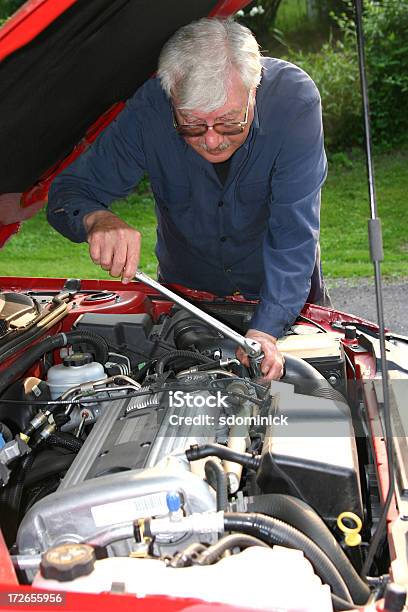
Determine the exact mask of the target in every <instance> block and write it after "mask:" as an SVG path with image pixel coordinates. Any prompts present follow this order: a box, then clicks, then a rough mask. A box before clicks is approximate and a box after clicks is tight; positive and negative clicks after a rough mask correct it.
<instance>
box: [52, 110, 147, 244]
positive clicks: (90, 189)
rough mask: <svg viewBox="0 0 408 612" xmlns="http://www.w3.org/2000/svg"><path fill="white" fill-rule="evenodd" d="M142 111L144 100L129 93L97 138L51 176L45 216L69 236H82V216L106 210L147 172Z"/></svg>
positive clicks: (79, 238)
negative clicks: (123, 106) (61, 170)
mask: <svg viewBox="0 0 408 612" xmlns="http://www.w3.org/2000/svg"><path fill="white" fill-rule="evenodd" d="M142 112H143V108H142V105H140V104H138V102H137V100H135V99H134V98H131V99H130V100H129V101H128V103H127V105H126V107H125V108H124V109H123V111H122V112H121V113H120V114H119V116H118V117H117V118H116V119H115V121H113V122H112V123H111V124H110V125H109V126H108V127H107V128H106V129H105V130H104V131H103V132H102V134H100V135H99V137H98V138H97V140H96V141H95V143H94V144H93V145H92V146H90V147H89V149H87V150H86V151H85V152H84V153H83V154H82V155H81V156H80V157H79V158H77V159H76V160H75V161H74V162H73V163H72V164H71V165H70V166H68V167H67V168H66V169H65V170H64V171H63V172H61V174H59V175H58V176H57V177H56V178H55V179H54V181H53V182H52V185H51V188H50V191H49V194H48V208H47V218H48V221H49V223H50V224H51V225H52V226H53V227H54V228H55V229H56V230H57V231H58V232H60V233H61V234H62V235H63V236H65V237H66V238H68V239H69V240H72V241H73V242H84V241H85V240H86V232H85V228H84V225H83V218H84V216H85V215H87V214H88V213H90V212H94V211H98V210H107V209H108V206H109V204H110V203H111V202H113V201H114V200H117V199H119V198H123V197H126V196H127V195H128V194H129V193H130V192H131V191H132V190H133V189H134V188H135V186H136V185H137V183H138V182H139V180H140V179H141V177H142V176H143V174H144V171H145V166H146V164H145V156H144V152H143V138H142V133H141V127H140V122H139V121H138V117H139V116H140V113H142Z"/></svg>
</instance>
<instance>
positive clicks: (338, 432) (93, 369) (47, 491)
mask: <svg viewBox="0 0 408 612" xmlns="http://www.w3.org/2000/svg"><path fill="white" fill-rule="evenodd" d="M90 298H91V300H90V304H91V306H92V307H91V308H88V309H84V308H83V309H82V310H81V308H80V309H79V310H80V313H79V314H78V316H76V317H75V319H74V320H73V324H72V326H70V328H69V330H66V331H62V332H56V333H55V334H52V335H49V336H47V337H46V338H45V339H44V337H43V338H42V339H40V340H39V342H37V343H36V344H34V345H30V346H29V348H28V349H27V352H26V354H25V355H24V357H22V359H21V360H20V365H16V364H17V363H18V361H17V362H14V363H13V364H12V365H11V367H10V369H8V370H4V371H3V372H1V373H0V392H1V399H2V402H1V404H0V423H1V428H2V429H1V435H2V439H3V445H2V448H0V461H1V463H0V465H1V468H0V477H1V479H2V484H3V485H4V486H3V488H2V490H1V495H2V498H1V501H2V508H3V510H2V515H1V522H2V529H3V532H4V534H5V536H6V538H7V543H8V545H9V547H10V550H11V551H12V552H13V554H14V558H15V562H16V564H17V566H18V567H19V568H20V571H21V574H22V576H23V579H24V580H25V581H26V582H28V583H32V584H33V585H34V586H38V587H41V588H49V589H57V590H58V589H63V590H64V589H65V590H84V591H89V592H100V591H101V590H109V589H110V588H111V586H112V584H113V583H115V584H116V583H117V582H120V583H121V584H122V585H123V589H124V591H125V592H131V593H135V594H138V595H140V594H141V592H142V591H143V592H144V593H145V594H154V593H158V592H159V593H167V594H173V595H175V596H176V595H183V596H191V597H194V596H195V597H202V598H204V599H205V598H206V594H205V589H204V591H203V589H202V585H203V584H206V582H207V580H211V576H212V574H211V572H212V571H213V569H214V568H215V567H217V568H218V569H217V572H221V573H217V577H218V578H217V581H221V583H222V582H223V580H224V579H225V584H228V582H229V581H230V580H231V579H233V580H234V583H236V582H238V583H239V582H240V580H238V581H237V580H236V578H237V577H238V578H239V577H240V576H242V582H245V581H246V580H248V577H250V576H251V575H252V574H253V577H254V580H255V579H256V576H257V574H258V575H259V572H260V571H261V568H262V571H264V570H265V567H266V566H269V567H276V568H277V569H276V576H278V575H281V578H280V579H279V580H276V581H275V584H276V589H275V594H276V597H275V598H274V599H273V606H275V608H276V607H279V606H281V607H284V608H285V609H290V610H292V609H293V610H295V609H296V610H297V609H302V610H313V611H314V612H315V611H316V610H322V612H323V611H325V610H332V609H333V606H334V607H335V609H343V608H342V607H341V605H344V603H345V602H348V604H349V605H350V604H351V602H353V603H359V604H363V603H365V601H366V600H367V599H368V596H369V593H370V590H369V586H368V585H367V584H366V583H365V582H364V581H363V580H362V579H361V578H360V577H359V575H358V572H359V570H360V568H361V559H362V557H361V553H360V552H359V549H360V547H359V545H353V546H351V545H350V546H347V545H344V543H343V544H341V541H342V540H343V538H344V536H345V535H347V534H348V533H353V534H355V536H356V540H358V539H359V542H361V541H362V537H364V536H365V534H364V530H362V521H363V519H364V517H365V514H366V512H367V504H366V497H367V489H366V485H365V483H364V482H363V481H362V475H363V473H364V471H363V469H362V464H361V460H360V457H359V449H358V445H357V442H356V438H355V433H354V427H355V423H354V422H353V416H352V411H351V407H350V405H349V404H348V402H347V400H346V399H345V395H344V390H345V383H346V381H345V362H344V354H343V351H342V348H341V343H340V341H339V338H338V337H335V335H332V336H330V337H327V338H325V341H326V344H327V347H328V348H326V349H325V350H326V353H324V351H323V352H322V351H321V352H320V355H319V356H318V357H317V358H315V359H313V356H312V358H309V360H308V361H309V363H308V362H307V361H305V360H304V359H302V358H300V357H298V356H297V355H296V353H297V345H298V340H299V337H300V336H305V334H307V332H308V333H309V334H310V336H315V337H316V329H313V326H312V325H300V326H299V324H297V325H294V326H293V327H292V329H291V330H289V331H288V334H287V336H286V337H285V338H284V339H282V342H283V343H284V344H282V347H283V348H285V350H286V351H287V352H285V367H286V371H285V375H284V377H283V378H282V379H281V380H280V381H273V382H272V383H269V384H265V382H263V381H262V379H260V378H259V376H256V375H255V374H254V372H253V371H251V369H248V368H247V367H245V366H243V365H242V364H241V363H240V362H239V361H238V359H237V358H236V355H235V350H236V345H235V344H234V342H233V340H232V339H231V338H228V337H225V335H223V334H222V333H221V332H220V331H219V329H215V328H214V327H212V326H211V325H210V324H209V323H208V322H206V321H203V320H200V318H197V317H195V316H193V315H192V314H191V313H189V312H187V311H186V310H184V309H183V308H181V307H179V306H177V305H173V306H171V304H170V305H169V306H168V308H167V309H164V308H163V309H162V310H161V312H160V313H159V314H158V312H157V311H156V312H153V311H152V310H151V309H149V308H148V307H146V305H145V307H144V309H143V310H144V311H142V312H140V311H139V312H131V311H130V312H128V313H126V314H118V313H115V312H106V311H102V312H101V311H100V309H99V310H98V308H96V307H95V305H96V306H98V305H100V303H101V302H102V303H104V300H105V302H106V300H107V299H108V298H109V296H108V295H107V293H106V292H100V293H99V294H98V293H95V292H94V293H91V292H89V295H86V297H85V298H84V299H88V301H89V299H90ZM64 299H65V298H64ZM64 299H61V296H60V297H59V298H57V299H55V296H54V297H53V298H52V300H53V301H54V307H55V308H59V307H60V303H62V302H63V301H64ZM109 299H112V298H109ZM58 300H59V301H58ZM15 301H16V302H17V306H16V304H15V303H14V302H13V299H12V297H11V296H6V295H5V296H3V302H4V304H7V308H8V310H7V313H8V315H7V325H6V324H4V326H3V338H2V340H1V342H2V344H1V346H0V348H1V349H2V350H3V352H5V354H6V355H7V351H8V350H10V346H11V344H12V342H13V341H14V337H15V336H16V330H15V329H13V328H12V325H11V322H12V321H13V320H19V321H20V322H21V317H22V316H23V315H27V313H28V314H29V315H30V316H31V317H32V318H33V320H38V318H39V317H40V318H41V313H42V312H43V309H44V308H45V307H46V308H49V304H50V299H49V298H48V297H47V296H46V297H42V298H40V297H39V296H38V295H37V296H36V295H31V296H30V297H28V296H27V295H25V296H24V298H23V297H19V298H18V299H17V300H15ZM108 301H109V300H108ZM113 301H115V297H113ZM77 303H78V301H77ZM19 309H20V311H22V309H24V312H21V315H20V316H17V314H16V311H18V310H19ZM77 310H78V307H77ZM209 310H210V311H211V312H212V313H213V314H214V316H219V317H220V318H222V319H223V320H224V321H225V324H228V325H231V326H232V327H233V328H234V329H235V330H236V333H245V330H246V327H245V326H246V325H247V323H248V321H249V320H250V315H251V306H250V305H249V306H248V305H243V306H241V307H235V308H231V307H228V308H223V307H222V306H221V307H220V305H217V304H215V305H213V308H212V310H211V308H210V309H209ZM47 312H48V311H47ZM70 312H71V314H72V312H73V310H72V309H71V311H70ZM48 316H49V314H48ZM299 327H301V328H302V329H301V330H300V332H299V329H297V328H299ZM25 333H26V332H25ZM20 342H21V330H20ZM291 344H292V345H293V346H294V350H292V351H291V350H290V346H291ZM322 346H323V345H322ZM288 347H289V348H288ZM29 355H31V356H29ZM24 360H26V361H24ZM311 364H312V365H311ZM30 367H31V370H30ZM13 368H14V370H13ZM27 371H29V372H31V374H30V375H27ZM13 372H14V374H13ZM18 372H24V373H25V374H24V376H21V377H16V374H17V373H18ZM5 400H7V401H5ZM360 532H361V535H360ZM67 560H68V561H67ZM135 564H136V565H135ZM294 567H297V570H294V569H293V568H294ZM177 570H183V572H184V573H183V572H181V573H180V574H178V573H177ZM293 571H296V572H297V576H298V577H299V580H301V579H304V580H305V585H306V584H307V585H308V586H307V587H306V586H305V589H306V590H303V592H301V595H299V597H300V599H299V597H298V598H296V596H295V594H291V595H290V597H289V595H288V584H287V582H288V580H289V577H290V576H291V575H292V574H293ZM135 572H136V573H137V575H140V576H144V578H143V580H142V582H143V588H142V587H140V583H139V581H137V580H136V581H135V579H134V575H135ZM302 576H303V578H302ZM261 582H262V581H261ZM266 582H268V581H266ZM159 585H160V586H159ZM164 585H167V586H164ZM200 585H201V586H200ZM279 585H280V586H279ZM284 585H285V586H284ZM289 590H290V589H289ZM268 593H269V595H268V596H267V589H266V586H265V588H259V589H257V596H256V598H257V602H258V603H257V605H256V606H255V607H258V608H260V609H271V608H270V606H271V604H270V602H269V603H268V601H269V600H268V597H269V596H270V591H269V589H268ZM207 595H208V594H207ZM212 597H214V598H215V599H214V600H215V601H221V602H225V603H237V604H240V603H242V602H245V601H246V602H247V604H248V605H250V603H251V602H250V601H247V600H248V596H247V595H246V594H245V592H244V590H242V588H240V586H239V585H237V586H236V588H234V589H231V588H230V589H227V588H224V589H221V588H220V589H219V591H217V593H216V594H214V593H213V595H212ZM300 602H301V605H302V606H303V607H298V606H300ZM339 602H340V603H339ZM250 607H251V606H250ZM252 607H253V606H252Z"/></svg>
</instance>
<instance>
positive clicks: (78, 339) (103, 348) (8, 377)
mask: <svg viewBox="0 0 408 612" xmlns="http://www.w3.org/2000/svg"><path fill="white" fill-rule="evenodd" d="M79 343H83V344H86V345H88V346H89V347H90V349H91V352H92V353H93V355H94V358H95V361H97V362H98V363H101V364H102V365H104V364H105V363H106V362H107V360H108V353H109V350H108V345H107V342H106V340H105V339H104V338H102V336H98V334H93V333H90V332H86V331H71V332H67V333H66V334H65V333H60V334H56V335H55V336H50V337H49V338H46V339H45V340H42V342H39V343H38V344H35V345H34V346H33V347H31V348H30V349H29V350H27V351H26V352H25V353H24V354H23V355H21V356H20V357H19V358H18V359H17V360H16V361H15V362H14V363H12V364H11V365H10V366H9V367H8V368H7V369H6V370H5V371H4V372H1V374H0V394H1V393H2V392H3V391H4V390H5V389H6V388H7V387H8V385H9V384H10V383H12V382H13V381H14V380H15V379H16V378H18V377H19V376H22V375H23V374H24V372H25V371H26V370H28V368H30V367H31V366H32V365H34V364H35V362H36V361H38V359H41V357H43V355H45V354H46V353H49V352H50V351H53V350H55V349H59V348H63V347H64V346H68V345H70V344H79Z"/></svg>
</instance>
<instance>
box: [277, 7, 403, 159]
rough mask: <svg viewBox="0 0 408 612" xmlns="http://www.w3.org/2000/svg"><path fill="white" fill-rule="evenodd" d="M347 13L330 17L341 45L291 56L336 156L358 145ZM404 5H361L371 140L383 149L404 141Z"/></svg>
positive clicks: (352, 38) (354, 58) (357, 99)
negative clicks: (310, 84)
mask: <svg viewBox="0 0 408 612" xmlns="http://www.w3.org/2000/svg"><path fill="white" fill-rule="evenodd" d="M345 6H348V8H349V12H348V13H347V14H346V13H344V14H342V15H340V16H334V19H335V21H336V23H337V26H338V28H339V30H340V34H341V40H337V41H336V42H334V41H330V42H328V43H325V44H324V45H323V47H322V48H321V50H320V51H319V52H318V53H303V52H301V51H291V52H290V54H289V55H288V56H287V58H286V59H288V60H290V61H292V62H293V63H294V64H297V65H298V66H300V67H301V68H303V69H304V70H305V71H306V72H307V73H308V74H309V75H310V76H311V77H312V78H313V80H314V81H315V83H316V85H317V86H318V88H319V90H320V93H321V96H322V106H323V120H324V126H325V133H326V143H327V145H328V148H329V150H332V151H336V150H339V149H342V148H348V147H351V146H354V145H360V146H361V145H362V143H363V124H362V119H361V95H360V82H359V72H358V58H357V51H356V33H355V27H354V22H353V21H352V19H351V18H350V16H349V15H350V5H349V4H348V3H345ZM407 32H408V0H387V1H386V2H383V3H379V2H377V1H376V0H366V2H365V13H364V33H365V41H366V61H367V76H368V84H369V96H370V110H371V122H372V136H373V141H374V143H375V144H377V145H381V146H382V147H383V148H387V147H390V146H393V145H398V144H401V142H403V141H406V140H407V136H406V134H407V130H408V112H407V107H408V39H407Z"/></svg>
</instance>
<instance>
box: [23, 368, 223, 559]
mask: <svg viewBox="0 0 408 612" xmlns="http://www.w3.org/2000/svg"><path fill="white" fill-rule="evenodd" d="M205 378H206V379H207V377H205ZM190 382H191V381H190ZM196 393H198V394H199V395H200V396H206V395H210V394H209V392H207V391H199V392H196ZM209 404H210V405H209V406H207V407H206V408H205V407H203V408H201V409H200V413H201V414H203V410H207V412H208V414H209V416H211V417H214V418H215V420H216V421H218V416H219V413H220V408H217V407H211V406H212V402H209ZM176 411H177V416H178V418H179V417H180V416H182V415H183V414H185V415H186V416H188V415H189V414H190V415H191V407H188V406H187V404H185V405H182V406H181V407H180V402H178V404H177V408H173V407H171V406H170V405H169V402H168V397H167V395H166V396H164V394H163V393H159V394H153V395H152V394H151V395H146V396H143V397H136V398H131V399H121V400H114V401H111V402H109V403H107V405H105V408H104V411H103V414H102V416H101V417H100V418H99V420H98V421H97V423H96V424H95V426H94V428H93V429H92V431H91V433H90V435H89V436H88V438H87V440H86V442H85V443H84V445H83V447H82V449H81V450H80V452H79V453H78V455H77V456H76V458H75V460H74V462H73V463H72V465H71V467H70V468H69V470H68V472H67V474H66V476H65V478H64V479H63V481H62V483H61V485H60V486H59V488H58V489H57V491H56V492H55V493H53V494H51V495H48V496H47V497H45V498H43V499H42V500H40V501H39V502H37V503H36V504H35V505H34V506H33V507H32V508H31V509H30V511H29V512H28V513H27V514H26V516H25V517H24V519H23V521H22V523H21V525H20V528H19V531H18V536H17V544H18V549H19V551H20V552H21V553H24V552H28V551H33V550H35V551H37V552H42V551H44V550H46V549H47V548H49V547H50V546H54V545H57V544H60V543H63V542H80V541H82V540H87V541H89V540H92V538H93V537H94V536H95V535H96V534H98V533H99V532H100V531H101V530H102V531H104V530H106V531H109V530H113V529H114V528H115V526H118V525H121V524H127V525H130V526H131V524H132V521H134V520H135V519H136V518H141V517H150V516H160V515H165V514H167V512H168V509H167V504H166V494H167V493H168V492H171V491H178V492H179V493H180V494H181V496H182V499H183V500H184V510H185V512H186V513H187V514H190V513H192V512H206V511H208V510H214V509H215V507H216V504H215V493H214V491H213V489H212V488H211V487H210V486H209V485H208V484H207V483H206V482H205V481H204V479H203V471H202V466H201V471H200V466H197V467H198V470H197V473H193V472H192V471H191V469H190V464H189V463H188V461H187V459H186V457H185V454H184V451H185V450H186V449H187V448H189V447H190V445H192V444H204V443H208V442H214V441H215V440H216V438H215V436H214V430H213V429H211V428H210V429H203V428H199V430H198V431H199V433H200V434H201V432H203V431H205V433H207V434H208V435H206V436H203V437H198V436H197V427H196V426H194V425H192V424H191V425H188V424H187V425H184V426H181V427H174V426H172V425H171V418H170V417H171V415H172V414H175V413H176ZM192 465H193V466H194V469H196V465H195V464H192ZM131 534H132V529H130V531H129V536H131ZM126 539H127V538H125V537H122V538H120V540H121V541H118V542H116V543H115V544H112V551H113V553H114V554H127V553H128V552H129V546H128V544H126V545H125V544H124V541H125V540H126ZM163 545H164V546H165V545H166V543H165V542H164V543H163Z"/></svg>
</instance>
